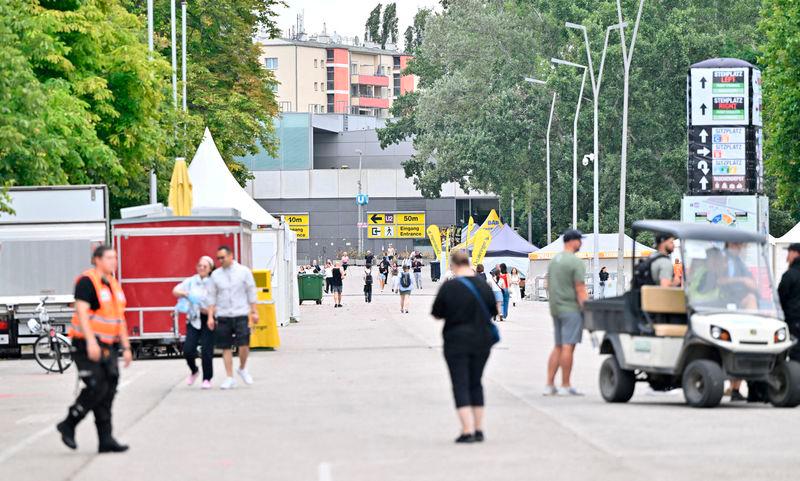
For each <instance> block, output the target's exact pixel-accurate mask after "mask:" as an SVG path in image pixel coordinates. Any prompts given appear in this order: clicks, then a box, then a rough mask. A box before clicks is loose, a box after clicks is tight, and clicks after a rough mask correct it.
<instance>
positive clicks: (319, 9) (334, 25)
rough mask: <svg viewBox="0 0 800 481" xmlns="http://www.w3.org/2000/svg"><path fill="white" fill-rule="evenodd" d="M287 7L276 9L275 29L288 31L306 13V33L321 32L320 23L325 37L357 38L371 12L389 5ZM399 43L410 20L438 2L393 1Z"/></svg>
mask: <svg viewBox="0 0 800 481" xmlns="http://www.w3.org/2000/svg"><path fill="white" fill-rule="evenodd" d="M286 3H287V4H288V5H289V7H288V8H283V7H279V8H278V15H279V18H278V27H279V28H280V29H281V30H283V31H284V35H286V32H288V30H289V27H290V26H292V25H294V24H295V22H296V21H297V14H298V13H301V12H303V11H305V27H306V28H305V30H306V33H320V32H322V22H325V23H326V25H327V30H328V34H331V33H333V32H336V33H338V34H339V35H342V36H348V37H353V36H356V35H357V36H358V38H360V39H362V40H363V38H364V23H365V22H366V21H367V16H369V12H370V10H372V9H373V8H374V7H375V5H377V4H378V3H382V4H383V5H384V7H385V6H386V5H387V4H389V3H391V2H388V1H385V0H384V1H378V0H286ZM395 3H397V18H398V23H399V25H398V27H399V28H398V30H399V32H398V33H399V35H400V42H401V43H402V38H403V32H404V31H405V30H406V27H408V26H409V25H410V24H411V23H412V22H413V21H414V14H415V13H417V10H418V9H419V8H420V7H435V6H437V5H438V4H439V2H438V0H396V2H395Z"/></svg>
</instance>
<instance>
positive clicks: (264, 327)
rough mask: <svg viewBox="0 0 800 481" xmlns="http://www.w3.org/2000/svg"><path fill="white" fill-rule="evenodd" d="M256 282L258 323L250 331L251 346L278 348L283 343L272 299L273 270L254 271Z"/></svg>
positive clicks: (256, 347)
mask: <svg viewBox="0 0 800 481" xmlns="http://www.w3.org/2000/svg"><path fill="white" fill-rule="evenodd" d="M253 279H255V282H256V298H257V299H258V301H257V306H256V309H257V310H258V324H256V325H255V326H253V329H251V332H250V347H251V348H255V349H277V348H279V347H280V345H281V339H280V336H279V335H278V322H277V318H276V315H275V303H274V301H273V300H272V272H270V271H269V270H267V269H257V270H254V271H253Z"/></svg>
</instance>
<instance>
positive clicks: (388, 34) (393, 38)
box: [380, 2, 398, 48]
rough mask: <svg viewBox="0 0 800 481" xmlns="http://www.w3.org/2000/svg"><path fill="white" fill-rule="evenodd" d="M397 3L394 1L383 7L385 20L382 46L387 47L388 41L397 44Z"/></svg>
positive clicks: (382, 29)
mask: <svg viewBox="0 0 800 481" xmlns="http://www.w3.org/2000/svg"><path fill="white" fill-rule="evenodd" d="M397 35H398V27H397V4H396V3H394V2H392V3H390V4H388V5H386V8H385V9H383V21H382V22H381V37H380V40H381V41H380V43H381V48H386V44H387V43H393V44H397Z"/></svg>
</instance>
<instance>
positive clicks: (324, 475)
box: [318, 463, 333, 481]
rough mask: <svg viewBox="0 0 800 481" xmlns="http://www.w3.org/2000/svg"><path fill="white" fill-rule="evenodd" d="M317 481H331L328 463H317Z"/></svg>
mask: <svg viewBox="0 0 800 481" xmlns="http://www.w3.org/2000/svg"><path fill="white" fill-rule="evenodd" d="M318 471H319V481H333V476H331V465H330V464H329V463H319V469H318Z"/></svg>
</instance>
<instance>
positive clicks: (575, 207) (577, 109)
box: [550, 58, 586, 229]
mask: <svg viewBox="0 0 800 481" xmlns="http://www.w3.org/2000/svg"><path fill="white" fill-rule="evenodd" d="M550 60H551V61H552V62H553V63H555V64H561V65H567V66H569V67H576V68H582V69H583V78H582V79H581V90H580V93H578V106H577V107H575V120H574V121H573V123H572V228H573V229H577V228H578V117H579V116H580V114H581V101H582V100H583V88H584V87H585V86H586V65H580V64H577V63H573V62H567V61H566V60H561V59H559V58H553V59H550Z"/></svg>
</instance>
